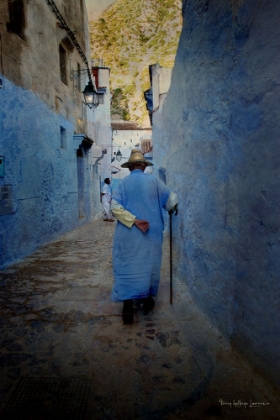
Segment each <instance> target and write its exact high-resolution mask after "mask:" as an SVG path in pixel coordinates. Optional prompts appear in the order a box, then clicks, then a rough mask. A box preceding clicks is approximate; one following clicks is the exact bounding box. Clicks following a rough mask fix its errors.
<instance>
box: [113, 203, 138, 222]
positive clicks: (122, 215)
mask: <svg viewBox="0 0 280 420" xmlns="http://www.w3.org/2000/svg"><path fill="white" fill-rule="evenodd" d="M111 210H112V213H113V215H114V216H115V218H116V219H117V220H118V221H119V222H121V223H122V224H123V225H125V226H126V227H128V228H131V227H132V225H133V223H134V220H135V219H136V216H134V215H133V214H132V213H130V212H129V211H127V210H125V209H124V208H123V206H121V205H120V204H119V203H118V202H117V201H115V200H112V202H111Z"/></svg>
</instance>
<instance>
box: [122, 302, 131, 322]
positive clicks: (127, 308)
mask: <svg viewBox="0 0 280 420" xmlns="http://www.w3.org/2000/svg"><path fill="white" fill-rule="evenodd" d="M122 318H123V323H124V324H133V300H132V299H127V300H124V301H123V313H122Z"/></svg>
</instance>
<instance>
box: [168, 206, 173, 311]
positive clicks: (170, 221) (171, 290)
mask: <svg viewBox="0 0 280 420" xmlns="http://www.w3.org/2000/svg"><path fill="white" fill-rule="evenodd" d="M169 227H170V229H169V230H170V232H169V235H170V236H169V243H170V247H169V249H170V264H169V266H170V305H172V297H173V296H172V293H173V284H172V282H173V277H172V276H173V274H172V213H170V214H169Z"/></svg>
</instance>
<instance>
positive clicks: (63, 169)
mask: <svg viewBox="0 0 280 420" xmlns="http://www.w3.org/2000/svg"><path fill="white" fill-rule="evenodd" d="M3 85H4V87H3V89H2V90H1V92H0V93H1V95H0V108H1V113H0V116H1V118H0V134H1V144H0V155H3V156H5V176H4V177H3V178H0V186H3V185H11V187H12V200H13V211H12V213H11V214H6V215H1V216H0V235H1V237H0V246H1V256H0V266H6V265H8V264H9V263H11V262H14V261H15V260H17V259H18V258H19V257H23V256H25V255H27V254H29V253H31V252H32V251H33V250H34V249H36V247H38V246H39V245H42V244H43V243H45V242H47V241H50V240H52V239H54V238H56V237H57V236H59V235H61V234H63V233H65V232H67V231H69V230H71V229H73V228H75V227H77V226H79V225H80V224H81V223H82V222H83V223H84V222H85V221H86V220H89V219H90V216H91V214H90V213H91V206H94V202H93V198H92V197H91V195H90V182H91V178H92V177H94V174H93V168H92V167H91V165H90V163H89V161H88V159H89V158H88V156H86V157H85V159H84V173H85V175H84V190H85V209H86V212H85V218H84V219H83V220H82V219H79V212H78V176H77V156H76V151H75V150H74V145H73V134H74V130H73V125H72V124H71V123H69V121H67V120H66V119H65V118H63V117H62V116H60V115H58V114H56V113H54V112H53V111H51V110H50V109H49V108H48V106H47V105H46V104H45V103H44V102H43V101H41V100H39V99H38V98H37V96H35V95H34V93H32V92H30V91H27V90H25V89H22V88H20V87H17V86H15V85H13V84H12V83H11V82H9V81H8V80H7V79H4V81H3ZM61 127H63V128H64V129H65V148H62V147H61V134H60V128H61ZM90 169H92V173H91V172H90ZM93 210H94V209H93Z"/></svg>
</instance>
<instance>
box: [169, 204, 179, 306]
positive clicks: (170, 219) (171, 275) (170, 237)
mask: <svg viewBox="0 0 280 420" xmlns="http://www.w3.org/2000/svg"><path fill="white" fill-rule="evenodd" d="M174 212H175V215H176V216H177V214H178V206H177V205H176V206H175V209H174ZM172 214H173V211H172V210H171V211H170V212H169V230H170V236H169V243H170V247H169V249H170V264H169V265H170V305H172V303H173V284H172V283H173V260H172Z"/></svg>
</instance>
